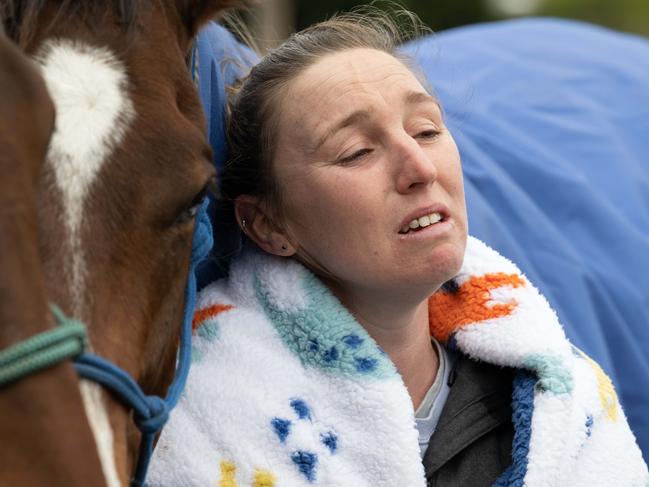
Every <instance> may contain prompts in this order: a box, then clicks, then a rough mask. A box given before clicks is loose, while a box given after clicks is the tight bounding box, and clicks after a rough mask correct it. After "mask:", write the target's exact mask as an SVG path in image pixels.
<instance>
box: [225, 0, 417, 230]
mask: <svg viewBox="0 0 649 487" xmlns="http://www.w3.org/2000/svg"><path fill="white" fill-rule="evenodd" d="M426 32H428V30H427V29H426V28H425V27H424V26H423V24H422V23H421V21H420V20H419V19H418V18H417V16H416V15H415V14H413V13H411V12H408V11H406V10H403V9H395V8H392V9H391V11H389V12H385V11H382V10H379V9H378V8H376V7H372V6H365V7H361V8H358V9H356V10H353V11H351V12H348V13H343V14H337V15H335V16H333V17H332V18H330V19H328V20H325V21H324V22H320V23H317V24H314V25H312V26H310V27H308V28H306V29H305V30H303V31H301V32H297V33H295V34H293V35H292V36H291V37H289V39H288V40H286V41H285V42H284V43H282V44H281V45H280V46H279V47H277V48H275V49H274V50H272V51H270V52H269V53H268V54H267V55H266V56H264V57H263V58H262V59H261V61H260V62H259V63H258V64H257V65H255V66H254V67H252V69H251V70H250V72H249V73H248V75H247V76H245V77H244V78H243V79H242V80H240V81H239V83H238V84H237V85H236V86H234V87H233V88H232V90H231V97H230V100H229V106H228V116H227V142H228V158H227V160H226V163H225V167H224V169H223V172H222V174H221V175H220V185H219V186H220V199H221V201H222V202H223V203H225V204H226V205H227V204H228V203H230V204H232V202H233V201H234V200H235V198H236V197H237V196H239V195H242V194H246V195H253V196H257V197H259V198H260V200H261V202H263V204H264V205H265V207H266V209H267V211H268V213H269V214H268V215H267V216H268V217H269V218H272V221H273V223H274V224H275V225H276V226H277V227H278V228H281V227H282V225H281V215H282V198H281V196H282V195H281V192H280V191H279V188H278V185H277V183H276V181H275V179H274V177H273V164H272V162H273V161H272V159H273V155H274V152H275V143H276V139H277V133H276V132H277V125H278V123H277V122H278V121H277V118H276V117H277V113H278V112H279V108H280V104H281V103H282V101H283V97H282V95H283V92H284V91H285V87H286V85H287V84H288V83H290V82H291V81H292V80H294V79H295V78H296V77H297V76H299V75H300V74H301V73H302V72H303V71H304V70H306V69H307V68H308V67H310V66H312V65H314V64H316V63H317V62H318V61H319V60H321V59H322V58H323V57H325V56H327V55H330V54H333V53H338V52H341V51H346V50H349V49H358V48H369V49H376V50H379V51H383V52H386V53H388V54H391V55H393V56H395V57H397V58H399V59H401V60H402V61H403V62H404V63H406V64H407V63H408V60H407V59H405V58H404V57H403V56H398V55H397V53H396V52H395V49H396V47H397V46H398V45H399V44H401V43H402V42H404V41H406V40H408V39H411V38H413V37H418V36H420V35H421V34H423V33H426Z"/></svg>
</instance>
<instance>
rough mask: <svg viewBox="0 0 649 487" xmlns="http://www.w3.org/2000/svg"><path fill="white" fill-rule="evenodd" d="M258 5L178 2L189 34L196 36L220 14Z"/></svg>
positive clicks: (229, 0) (226, 0) (237, 0)
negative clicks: (229, 9)
mask: <svg viewBox="0 0 649 487" xmlns="http://www.w3.org/2000/svg"><path fill="white" fill-rule="evenodd" d="M253 3H257V2H256V1H255V0H252V1H251V0H176V6H177V8H178V12H180V16H181V19H182V20H183V22H184V24H185V28H186V29H187V31H188V33H189V37H190V38H191V37H193V36H194V35H196V33H197V32H198V30H199V29H200V28H201V27H202V26H203V25H204V24H205V23H207V22H208V21H209V20H212V19H214V18H215V17H216V16H217V15H218V14H219V13H220V12H222V11H224V10H226V9H228V8H232V7H243V6H245V5H250V4H253Z"/></svg>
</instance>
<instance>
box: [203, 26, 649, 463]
mask: <svg viewBox="0 0 649 487" xmlns="http://www.w3.org/2000/svg"><path fill="white" fill-rule="evenodd" d="M404 51H405V52H407V53H409V54H411V55H412V56H414V57H415V58H416V59H417V60H418V61H419V64H420V65H421V66H422V68H423V72H424V74H425V76H426V77H427V79H428V80H429V81H430V83H431V85H432V87H433V89H434V91H435V92H436V93H437V95H438V96H439V98H440V100H441V102H442V105H443V106H444V108H445V112H446V118H447V124H448V126H449V127H450V129H451V131H452V133H453V134H454V136H455V139H456V141H457V143H458V146H459V148H460V152H461V154H462V160H463V166H464V174H465V185H466V198H467V206H468V209H469V222H470V232H471V234H473V235H475V236H476V237H478V238H480V239H482V240H484V241H485V242H487V243H488V244H489V245H490V246H492V247H494V248H496V249H497V250H498V251H499V252H501V253H502V254H503V255H505V256H507V257H509V258H510V259H511V260H513V261H514V262H516V263H517V264H518V265H519V266H520V267H521V269H522V270H523V271H524V272H525V273H526V274H527V276H528V277H529V279H530V280H531V281H532V282H534V283H535V284H536V285H537V286H538V287H539V288H540V289H541V291H542V292H543V293H544V294H545V296H546V297H547V298H548V300H549V301H550V303H551V304H552V306H553V307H554V309H555V310H557V313H558V315H559V318H560V320H561V322H562V323H563V324H564V326H565V328H566V332H567V334H568V336H569V338H570V339H571V340H572V341H573V343H575V344H576V345H577V346H578V347H580V348H582V349H583V350H584V351H585V352H586V353H588V354H589V355H591V356H592V357H593V358H595V359H596V360H597V361H598V362H599V363H600V364H601V365H602V367H603V369H604V370H605V371H606V372H607V373H608V374H609V375H610V376H611V378H612V379H613V382H614V383H615V385H616V387H617V390H618V392H619V394H620V396H621V401H622V403H623V405H624V407H625V410H626V413H627V416H628V418H629V422H630V423H631V426H632V428H633V430H634V432H635V433H636V436H637V438H638V442H639V443H640V447H641V448H642V450H643V452H644V456H645V459H646V460H647V459H649V351H648V350H647V349H648V347H649V42H648V41H647V40H645V39H641V38H638V37H633V36H629V35H624V34H620V33H615V32H612V31H609V30H605V29H602V28H598V27H594V26H591V25H587V24H580V23H575V22H568V21H561V20H553V19H528V20H517V21H509V22H500V23H494V24H483V25H477V26H470V27H463V28H458V29H454V30H450V31H446V32H442V33H440V34H438V35H435V36H429V37H427V38H424V39H420V40H417V41H415V42H412V43H410V44H408V45H406V46H404ZM198 52H199V70H200V76H201V79H200V93H201V98H202V100H203V103H204V106H205V109H206V113H207V116H208V120H209V128H210V141H211V143H212V146H213V147H214V150H215V164H216V165H217V167H218V166H220V165H221V164H222V161H223V159H224V155H225V144H224V136H223V106H224V100H225V95H224V83H226V82H230V81H231V80H232V79H233V77H234V76H235V75H236V73H237V71H238V70H239V69H241V68H242V67H243V66H244V65H247V64H249V63H251V62H254V59H255V57H254V55H252V54H251V53H250V51H247V50H246V49H245V48H242V47H241V46H239V45H238V44H237V43H236V41H235V40H234V39H233V38H232V37H231V36H230V35H229V34H228V33H227V32H226V31H225V30H224V29H222V28H221V27H218V26H216V25H212V26H210V27H209V28H208V29H206V30H204V31H203V32H202V33H201V35H200V37H199V46H198ZM223 59H239V60H240V62H239V64H238V66H237V65H235V64H233V63H232V62H226V64H223V62H222V61H223ZM215 218H216V221H215V222H214V223H215V225H214V226H215V240H216V245H215V246H216V249H215V251H214V252H215V254H214V255H215V256H217V255H218V254H219V253H223V252H228V251H230V250H231V249H232V248H234V247H236V245H237V237H236V235H234V234H233V233H232V232H231V230H230V229H228V228H225V227H219V218H218V215H217V216H216V217H215ZM221 274H222V269H220V268H218V267H217V266H216V265H214V263H213V262H212V263H211V264H207V265H206V266H204V267H203V269H202V272H201V276H200V280H201V282H202V283H203V284H204V283H206V282H209V281H210V280H212V279H213V278H215V277H216V276H218V275H221Z"/></svg>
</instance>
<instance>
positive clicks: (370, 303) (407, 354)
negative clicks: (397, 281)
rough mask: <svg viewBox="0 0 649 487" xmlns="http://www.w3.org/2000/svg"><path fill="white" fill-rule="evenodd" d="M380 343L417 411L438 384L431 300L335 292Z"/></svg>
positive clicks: (437, 360)
mask: <svg viewBox="0 0 649 487" xmlns="http://www.w3.org/2000/svg"><path fill="white" fill-rule="evenodd" d="M333 291H334V294H336V295H337V296H338V298H339V299H340V300H341V301H342V303H343V304H344V305H345V307H346V308H347V309H348V310H349V311H350V312H351V313H352V314H353V315H354V317H355V318H356V319H357V320H358V322H359V323H360V324H361V325H362V326H363V328H365V330H366V331H367V332H368V333H369V335H370V336H371V337H372V338H373V339H374V341H376V343H377V344H378V345H379V346H380V347H381V348H382V349H383V350H384V351H385V353H387V354H388V356H389V357H390V359H391V360H392V362H394V364H395V365H396V367H397V370H398V371H399V373H400V374H401V376H402V378H403V381H404V383H405V385H406V388H407V389H408V393H409V394H410V398H411V400H412V404H413V407H414V409H415V410H416V409H417V408H418V407H419V404H420V403H421V401H422V400H423V398H424V396H425V395H426V392H428V389H430V387H431V385H432V384H433V382H434V381H435V377H436V375H437V369H438V367H439V357H438V356H437V350H436V349H435V347H434V346H433V344H432V342H431V338H430V329H429V324H428V300H427V299H424V300H422V301H419V302H399V301H398V300H395V299H394V296H393V299H376V297H374V298H373V299H368V300H364V299H362V298H361V297H360V296H353V297H351V296H349V295H348V294H344V293H340V292H337V290H335V289H334V290H333Z"/></svg>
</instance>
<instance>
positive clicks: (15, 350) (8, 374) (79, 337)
mask: <svg viewBox="0 0 649 487" xmlns="http://www.w3.org/2000/svg"><path fill="white" fill-rule="evenodd" d="M51 308H52V313H53V314H54V318H55V319H56V323H57V325H58V326H57V327H56V328H54V329H52V330H48V331H45V332H43V333H39V334H38V335H35V336H33V337H31V338H28V339H27V340H24V341H22V342H20V343H17V344H15V345H12V346H11V347H9V348H7V349H5V350H2V351H0V387H4V386H5V385H7V384H9V383H11V382H14V381H16V380H19V379H22V378H24V377H27V376H28V375H30V374H32V373H34V372H37V371H39V370H42V369H45V368H47V367H51V366H52V365H55V364H58V363H59V362H62V361H64V360H66V359H69V358H72V357H76V356H78V355H80V354H82V353H83V351H84V350H85V348H86V327H85V325H84V324H83V323H81V322H79V321H77V320H74V319H72V318H68V317H67V316H65V315H64V314H63V312H62V311H61V310H60V309H59V308H57V307H56V306H54V305H52V306H51Z"/></svg>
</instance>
